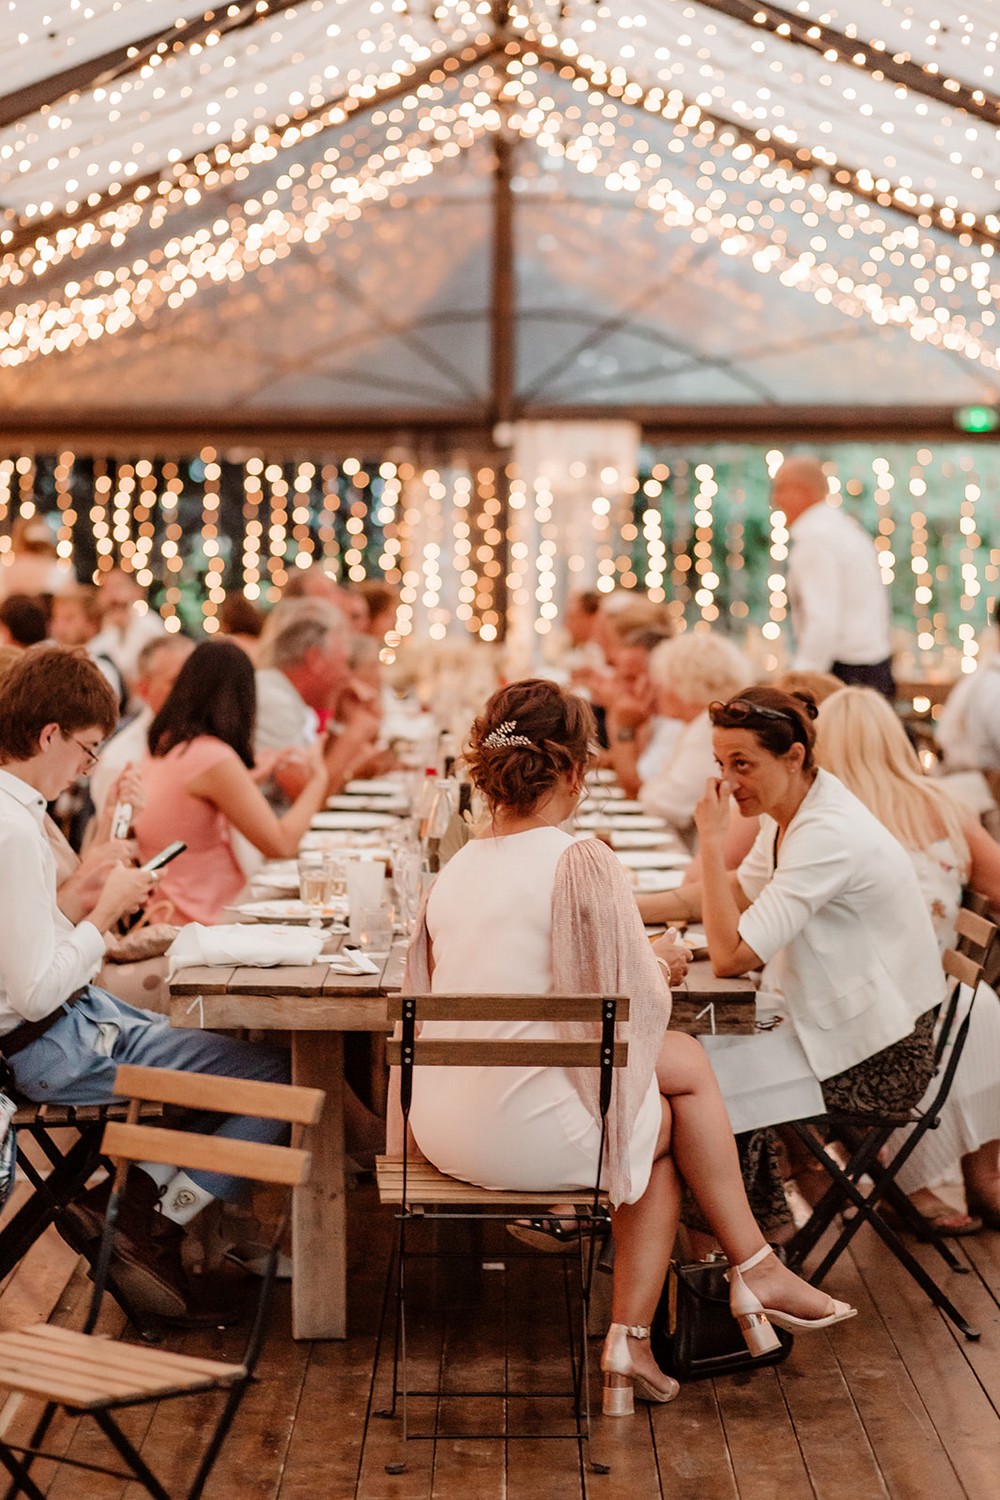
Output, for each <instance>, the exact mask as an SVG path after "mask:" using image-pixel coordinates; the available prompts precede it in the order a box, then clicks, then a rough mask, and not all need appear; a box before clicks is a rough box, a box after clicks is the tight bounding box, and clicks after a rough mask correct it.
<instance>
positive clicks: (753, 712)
mask: <svg viewBox="0 0 1000 1500" xmlns="http://www.w3.org/2000/svg"><path fill="white" fill-rule="evenodd" d="M708 715H709V718H710V719H711V720H712V723H713V724H715V723H717V722H718V719H719V717H721V716H722V715H725V717H726V719H727V720H728V721H729V723H728V724H727V726H726V727H735V726H737V725H739V724H745V723H746V722H747V720H748V719H777V720H778V722H779V723H781V724H791V725H792V727H793V728H795V729H799V728H800V727H801V726H800V723H799V720H798V718H797V716H796V715H795V714H791V713H788V712H787V710H785V709H783V708H768V707H767V706H766V705H765V704H763V703H751V702H749V700H748V699H746V698H730V700H729V702H728V703H723V702H722V701H721V699H718V698H717V699H716V700H715V702H714V703H710V704H709V705H708Z"/></svg>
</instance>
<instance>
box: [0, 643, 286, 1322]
mask: <svg viewBox="0 0 1000 1500" xmlns="http://www.w3.org/2000/svg"><path fill="white" fill-rule="evenodd" d="M234 649H235V648H234ZM117 716H118V711H117V704H116V703H115V699H114V694H113V693H112V691H111V689H110V687H109V686H108V684H107V682H106V681H105V679H104V677H103V676H102V675H101V672H100V670H99V669H98V668H97V667H96V666H95V665H94V663H93V662H91V661H90V660H88V658H87V657H86V655H85V654H84V653H83V652H82V651H80V650H76V649H72V648H64V647H59V646H39V647H33V648H32V649H31V650H29V651H27V652H25V653H24V655H23V657H22V659H21V661H20V662H19V663H18V664H17V665H16V666H15V667H14V669H13V670H12V671H11V672H10V674H9V675H8V677H7V678H6V680H5V681H4V682H3V684H2V685H0V934H2V940H0V1054H2V1056H3V1058H4V1059H5V1060H6V1062H7V1063H8V1065H9V1067H10V1069H11V1072H12V1074H13V1076H14V1081H15V1084H16V1086H17V1089H18V1091H19V1092H20V1093H21V1094H24V1095H25V1096H26V1097H27V1098H29V1099H32V1100H35V1101H37V1102H41V1103H50V1104H78V1105H83V1104H104V1103H107V1101H108V1100H109V1099H111V1098H113V1097H114V1082H115V1073H116V1071H117V1068H118V1066H119V1064H121V1063H134V1064H137V1065H138V1066H141V1067H158V1068H175V1069H184V1070H188V1071H191V1072H198V1073H219V1074H223V1075H224V1076H226V1077H232V1078H251V1079H255V1080H260V1081H269V1082H273V1083H287V1082H288V1078H289V1066H288V1055H287V1053H286V1052H285V1051H283V1050H281V1049H279V1048H277V1047H263V1046H258V1045H255V1044H251V1043H249V1042H244V1041H241V1040H238V1039H236V1038H233V1037H227V1036H218V1035H216V1034H214V1033H212V1032H202V1031H187V1030H175V1029H174V1028H172V1027H171V1026H170V1025H169V1024H168V1022H167V1019H166V1017H165V1016H162V1015H154V1014H153V1013H151V1012H149V1011H144V1010H139V1009H136V1008H134V1007H133V1006H130V1005H126V1004H125V1002H124V1001H122V1000H119V999H117V998H116V997H115V996H113V995H111V994H109V993H108V992H107V991H106V990H103V989H100V988H99V987H98V986H96V985H94V984H93V983H91V981H92V979H93V976H94V974H95V973H96V972H97V970H98V968H99V966H100V964H101V961H102V959H103V957H104V953H105V949H106V946H107V942H108V933H109V930H110V929H112V928H114V927H115V926H116V924H117V923H118V921H119V920H120V918H121V917H123V916H126V915H128V914H129V913H130V912H133V911H135V910H137V909H138V908H139V907H140V906H141V905H142V904H143V903H144V902H145V901H146V900H147V899H148V897H149V895H150V892H151V891H152V889H153V886H154V884H155V881H156V879H157V877H156V876H155V875H154V874H153V873H152V872H151V871H149V870H143V869H136V868H135V867H134V866H132V865H128V864H123V863H116V864H112V865H111V866H110V867H109V868H108V870H107V873H106V876H105V878H104V880H103V883H102V886H101V889H100V891H99V893H98V894H97V896H96V899H95V900H94V901H93V902H92V903H91V904H90V906H89V910H88V911H87V914H86V915H85V916H83V917H82V918H81V919H80V920H78V921H76V922H74V921H72V920H71V919H70V918H69V917H68V916H67V915H66V914H65V912H63V911H62V910H61V909H60V907H59V905H58V902H57V887H56V865H55V859H54V856H53V853H52V848H51V846H50V844H49V841H48V839H47V837H46V835H45V831H44V820H45V807H46V803H48V802H51V801H54V800H55V798H56V797H57V796H58V795H59V793H60V792H61V791H62V790H63V789H64V788H65V787H67V786H68V785H70V784H71V782H73V781H74V780H75V779H76V778H77V777H78V776H80V775H83V774H85V773H86V772H87V771H88V770H89V769H90V768H91V766H92V765H93V764H94V762H95V760H96V758H97V752H98V750H99V748H100V745H101V742H102V741H103V739H104V738H105V736H106V735H107V734H108V733H109V732H110V731H111V729H112V728H113V727H114V725H115V723H116V721H117ZM210 1121H212V1122H214V1128H215V1133H216V1134H218V1135H219V1136H228V1137H232V1138H235V1139H242V1140H248V1141H255V1142H259V1143H261V1144H264V1143H273V1142H275V1141H277V1140H278V1139H280V1136H281V1127H280V1126H278V1125H276V1123H275V1122H274V1121H268V1120H259V1119H248V1118H244V1117H240V1116H222V1115H219V1116H211V1117H210ZM198 1128H199V1129H206V1128H207V1129H212V1128H213V1127H212V1124H211V1123H210V1124H208V1125H206V1124H205V1122H204V1121H203V1120H201V1119H199V1127H198ZM240 1191H241V1185H240V1183H239V1181H238V1179H236V1178H233V1177H230V1176H227V1175H224V1174H219V1173H214V1172H192V1173H190V1174H188V1173H187V1172H183V1171H175V1170H174V1169H173V1168H170V1167H167V1168H159V1167H155V1166H152V1165H149V1166H146V1167H144V1168H142V1169H140V1170H138V1171H134V1172H131V1173H130V1174H129V1186H128V1192H127V1196H126V1199H125V1200H124V1202H123V1204H122V1209H121V1217H120V1233H119V1236H118V1240H117V1242H116V1243H117V1250H116V1260H115V1262H114V1263H113V1266H112V1283H113V1284H114V1285H117V1286H118V1287H119V1289H120V1290H121V1291H122V1292H123V1293H125V1294H126V1295H127V1297H128V1299H129V1300H130V1302H131V1304H132V1306H133V1307H135V1308H136V1310H137V1311H142V1312H148V1313H153V1314H156V1315H157V1316H160V1317H166V1318H170V1319H173V1320H175V1321H178V1322H181V1323H193V1322H216V1321H219V1320H220V1319H221V1320H222V1321H232V1315H233V1309H232V1308H231V1307H229V1308H227V1307H224V1306H222V1305H221V1304H220V1303H219V1302H218V1300H217V1299H216V1297H215V1296H214V1294H213V1292H212V1291H211V1290H207V1289H206V1288H205V1286H204V1285H201V1286H199V1285H198V1284H197V1282H196V1281H195V1280H193V1279H192V1278H190V1277H189V1276H188V1275H187V1273H186V1272H185V1271H184V1269H183V1267H182V1264H181V1257H180V1246H181V1242H182V1240H183V1237H184V1225H185V1224H187V1223H188V1222H189V1221H190V1220H191V1219H192V1218H194V1216H195V1215H196V1214H197V1213H198V1212H199V1211H200V1210H201V1209H202V1208H204V1207H205V1205H206V1204H208V1203H210V1202H211V1201H212V1200H213V1198H217V1197H218V1198H235V1197H236V1196H238V1194H239V1193H240ZM105 1197H106V1189H105V1190H103V1191H102V1190H101V1189H95V1190H91V1191H90V1192H88V1193H85V1194H84V1195H83V1196H82V1197H81V1198H80V1199H78V1200H77V1202H76V1203H75V1204H74V1205H71V1209H72V1212H73V1214H74V1217H75V1223H76V1226H77V1230H78V1232H79V1233H80V1234H82V1235H83V1236H84V1237H85V1238H91V1239H96V1238H97V1237H98V1236H99V1234H100V1232H101V1226H102V1220H103V1207H104V1198H105Z"/></svg>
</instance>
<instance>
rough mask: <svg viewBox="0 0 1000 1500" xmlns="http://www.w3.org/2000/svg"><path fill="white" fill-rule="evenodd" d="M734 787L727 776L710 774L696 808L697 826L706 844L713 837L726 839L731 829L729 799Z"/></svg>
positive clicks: (695, 818) (702, 840)
mask: <svg viewBox="0 0 1000 1500" xmlns="http://www.w3.org/2000/svg"><path fill="white" fill-rule="evenodd" d="M731 795H732V788H731V787H730V785H729V782H728V781H726V780H725V778H724V777H723V778H720V777H717V776H710V777H709V778H708V780H707V781H706V782H705V790H704V791H703V792H702V794H701V798H700V800H699V802H698V805H697V807H696V808H695V810H694V821H695V826H696V828H697V829H698V836H699V839H700V840H701V842H702V843H703V844H704V843H706V842H707V841H709V840H711V839H717V840H721V839H724V838H725V836H726V834H727V832H728V831H729V799H730V796H731Z"/></svg>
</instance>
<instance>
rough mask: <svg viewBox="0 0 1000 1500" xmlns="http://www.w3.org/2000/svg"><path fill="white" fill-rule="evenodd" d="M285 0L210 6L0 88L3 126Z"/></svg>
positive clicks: (250, 21) (255, 18)
mask: <svg viewBox="0 0 1000 1500" xmlns="http://www.w3.org/2000/svg"><path fill="white" fill-rule="evenodd" d="M287 3H288V0H260V3H259V4H258V3H257V0H244V4H243V5H241V6H240V9H239V13H238V14H237V15H234V16H230V15H229V13H228V12H229V6H228V5H226V6H220V7H219V8H218V9H217V10H207V11H205V13H204V15H201V16H198V17H197V18H196V19H194V20H191V21H183V20H182V21H178V22H176V23H175V24H174V25H173V26H170V27H168V28H167V29H166V30H165V31H157V32H154V33H153V34H152V35H150V36H145V37H140V38H139V39H138V40H137V41H133V42H128V43H126V44H125V45H124V46H122V47H116V48H115V49H114V50H113V51H111V52H103V53H101V55H100V56H99V57H91V58H89V59H88V60H87V61H86V62H82V63H77V64H76V65H75V66H73V67H72V68H64V69H63V70H62V71H61V72H59V73H52V74H50V76H49V77H48V78H40V79H38V80H37V81H36V82H35V83H29V84H27V85H25V87H24V88H21V89H15V90H14V91H13V92H12V93H9V94H2V95H0V129H5V128H6V127H7V126H8V125H16V124H17V123H18V121H19V120H24V119H27V118H28V117H29V116H30V115H34V114H37V113H38V111H39V110H42V109H46V108H48V107H49V106H51V105H53V104H57V103H58V102H59V100H60V99H68V98H69V97H71V96H72V95H74V94H82V93H85V92H86V91H87V90H88V89H91V88H99V87H100V86H101V85H104V84H110V83H113V82H114V81H115V80H116V79H119V78H127V77H128V75H129V74H130V73H137V72H138V71H139V69H140V68H142V67H144V66H145V65H146V64H147V63H148V62H149V61H150V60H151V59H152V58H153V57H155V56H157V55H160V56H165V55H166V54H167V53H168V52H178V51H182V50H184V49H185V48H187V47H190V46H191V45H192V43H194V42H198V41H200V40H201V39H202V37H204V36H208V35H209V33H210V32H212V31H218V32H220V33H224V34H226V35H230V34H231V33H233V32H235V31H242V30H243V29H244V27H247V26H256V25H257V23H258V22H259V21H263V20H266V19H267V17H268V16H271V15H274V13H275V12H276V11H278V10H281V9H284V8H285V7H286V6H287Z"/></svg>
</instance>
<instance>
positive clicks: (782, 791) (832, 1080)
mask: <svg viewBox="0 0 1000 1500" xmlns="http://www.w3.org/2000/svg"><path fill="white" fill-rule="evenodd" d="M816 712H817V710H816V705H815V703H814V702H813V700H812V698H811V697H810V696H809V695H808V694H805V693H802V694H799V693H796V694H790V693H783V692H781V691H779V690H778V689H777V688H766V687H759V688H748V689H747V690H746V691H745V692H743V693H740V694H739V695H738V696H737V697H735V698H731V699H730V700H729V702H728V703H716V704H713V705H712V707H711V709H710V714H711V718H712V724H713V747H714V750H715V756H716V760H717V762H718V764H719V766H720V768H721V771H722V777H721V779H719V780H715V779H713V780H711V781H709V783H708V785H707V787H706V790H705V794H704V796H703V797H702V799H701V801H700V802H699V804H698V809H697V812H696V815H695V816H696V822H697V826H698V834H699V839H700V849H701V865H702V879H701V884H700V885H692V886H686V887H684V888H682V889H680V890H678V891H673V892H670V893H668V894H666V895H662V896H656V897H649V898H646V899H644V900H643V901H642V902H641V903H640V904H641V906H642V909H643V915H644V916H645V918H646V920H647V921H650V920H655V919H659V918H663V919H666V920H669V921H672V922H676V921H683V920H688V921H690V920H692V919H697V918H701V919H702V921H703V922H704V926H705V932H706V936H707V939H708V948H709V953H710V955H711V958H712V964H713V967H714V969H715V972H716V973H717V974H720V975H725V974H743V973H746V972H748V971H749V970H752V969H759V968H762V967H763V966H765V965H766V966H767V968H766V976H765V977H766V986H765V987H764V988H763V989H762V993H761V996H760V997H759V1000H758V1027H759V1028H760V1030H759V1032H758V1034H757V1035H755V1036H748V1037H715V1038H706V1039H705V1042H706V1046H707V1047H708V1050H709V1054H710V1056H711V1059H712V1063H713V1066H714V1068H715V1071H716V1074H717V1076H718V1078H719V1082H720V1085H721V1087H722V1092H723V1095H724V1097H725V1099H726V1103H727V1106H728V1108H729V1113H730V1119H731V1121H732V1125H733V1130H734V1131H735V1132H736V1134H737V1138H738V1140H739V1141H740V1144H741V1155H742V1160H743V1165H744V1174H745V1177H746V1180H747V1185H748V1191H749V1194H750V1202H751V1205H752V1207H753V1208H754V1212H755V1213H756V1215H757V1217H758V1219H759V1220H760V1222H761V1223H762V1224H763V1226H764V1227H765V1228H766V1229H767V1230H768V1231H769V1232H771V1233H772V1235H773V1234H774V1233H775V1232H776V1231H777V1232H780V1229H781V1227H783V1226H787V1225H788V1223H789V1213H788V1209H787V1205H786V1203H785V1198H784V1193H783V1191H782V1188H781V1180H780V1174H779V1172H778V1169H777V1164H776V1161H775V1142H774V1138H773V1135H772V1134H771V1133H770V1132H768V1131H766V1129H765V1127H768V1126H772V1125H778V1124H781V1123H782V1122H783V1121H787V1120H795V1119H802V1118H804V1117H806V1116H808V1115H810V1114H819V1113H821V1112H822V1111H823V1110H824V1109H833V1108H840V1109H863V1108H864V1107H865V1106H866V1105H868V1106H871V1107H873V1108H876V1109H878V1110H879V1111H880V1112H882V1111H887V1110H892V1111H893V1112H895V1111H897V1110H899V1111H904V1110H907V1109H909V1108H911V1107H912V1106H913V1105H915V1104H916V1103H917V1102H918V1101H919V1100H920V1098H921V1096H922V1094H923V1091H924V1089H925V1087H926V1085H927V1082H928V1080H929V1078H930V1076H931V1072H932V1070H933V1059H932V1047H933V1021H934V1009H935V1007H936V1006H937V1004H938V1002H939V1001H940V999H941V997H942V994H943V990H944V978H943V974H942V970H941V964H940V959H939V957H938V949H937V944H936V941H935V937H934V930H933V927H932V926H931V922H930V918H929V916H928V913H927V908H926V905H925V903H924V901H923V899H922V897H921V893H920V888H919V886H918V884H917V880H916V876H915V874H914V870H913V866H912V864H911V861H910V859H909V857H908V856H907V854H906V851H905V850H904V849H903V848H902V846H901V845H900V844H899V843H898V842H897V841H896V840H895V839H894V838H893V837H892V835H891V834H890V833H888V832H887V830H886V829H885V828H884V827H883V826H882V824H881V823H879V822H878V820H877V819H876V818H874V817H873V816H872V814H871V813H870V812H869V811H868V809H867V808H866V807H865V806H864V805H863V803H861V802H860V801H859V800H858V799H857V798H856V797H855V796H854V795H853V794H852V793H851V792H849V791H848V790H847V788H846V787H845V786H843V785H842V784H841V783H840V782H839V781H838V780H837V779H836V777H834V776H831V775H830V774H829V772H826V771H822V770H819V769H818V768H817V766H816V763H815V759H814V753H813V747H814V742H815V729H814V726H813V720H814V719H815V717H816ZM731 797H732V798H733V799H734V800H735V801H736V804H737V806H738V808H739V810H740V812H741V814H742V815H743V816H744V817H759V818H760V832H759V834H758V836H757V838H756V840H755V842H754V845H753V847H752V849H751V850H750V853H749V855H748V856H747V857H746V859H745V860H744V861H743V863H742V864H741V865H740V868H739V869H738V870H737V871H736V872H730V871H727V869H726V867H725V857H724V850H725V840H726V833H727V828H728V822H729V804H730V798H731Z"/></svg>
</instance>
